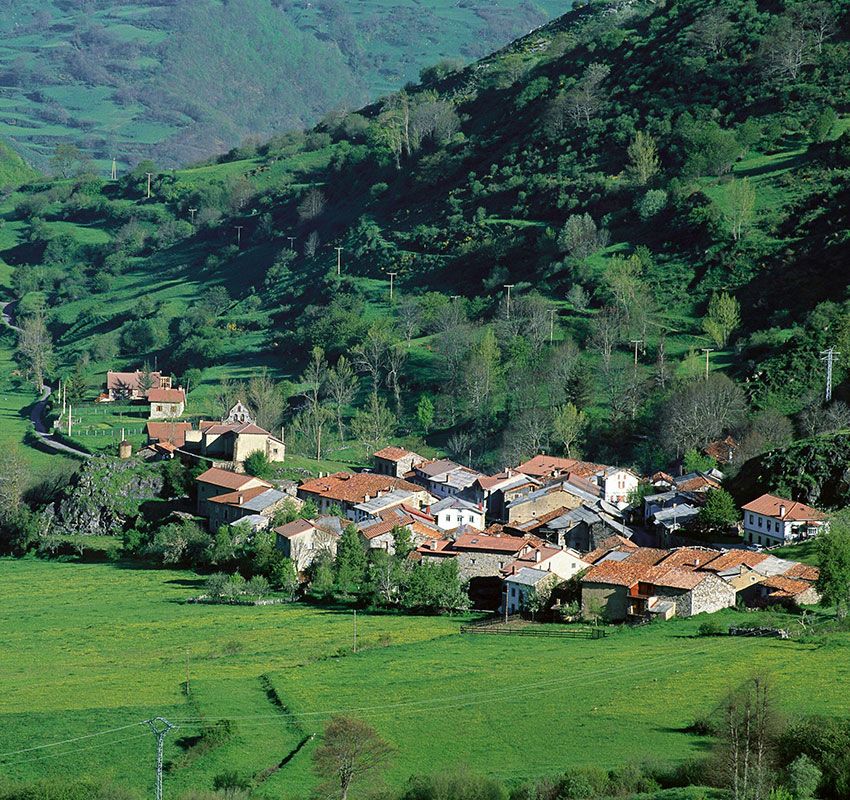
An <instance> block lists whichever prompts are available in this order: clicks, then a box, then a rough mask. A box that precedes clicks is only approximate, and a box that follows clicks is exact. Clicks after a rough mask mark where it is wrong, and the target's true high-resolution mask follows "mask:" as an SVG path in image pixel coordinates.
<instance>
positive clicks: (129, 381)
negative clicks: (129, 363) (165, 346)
mask: <svg viewBox="0 0 850 800" xmlns="http://www.w3.org/2000/svg"><path fill="white" fill-rule="evenodd" d="M142 375H144V372H142V370H140V369H137V370H136V371H135V372H107V373H106V388H107V389H112V390H114V391H140V390H141V388H142V387H141V378H142ZM148 377H149V379H150V382H151V383H152V384H157V383H159V382H160V380H161V378H162V375H161V374H160V373H159V372H149V373H148Z"/></svg>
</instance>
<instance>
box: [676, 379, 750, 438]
mask: <svg viewBox="0 0 850 800" xmlns="http://www.w3.org/2000/svg"><path fill="white" fill-rule="evenodd" d="M745 409H746V398H745V396H744V393H743V391H742V390H741V388H740V387H739V386H737V385H736V384H735V383H734V381H732V379H731V378H729V377H727V376H726V375H723V374H722V373H717V372H713V373H711V375H709V378H708V380H694V381H691V382H690V383H687V384H685V385H684V386H682V387H681V388H679V389H678V390H676V391H675V392H673V394H672V395H671V396H670V398H669V400H668V401H667V403H666V404H665V406H664V409H663V411H662V414H661V430H662V438H663V440H664V441H665V443H666V444H667V445H668V446H669V447H671V449H674V450H675V452H676V455H680V454H681V453H684V452H686V451H687V450H689V449H690V448H692V447H693V448H697V449H702V448H703V447H705V446H706V445H707V444H708V443H709V442H712V441H714V440H715V439H718V438H720V436H721V435H722V434H723V433H724V431H728V430H729V429H730V428H733V427H734V426H735V425H736V424H737V423H738V422H739V421H740V420H741V418H742V417H743V415H744V411H745Z"/></svg>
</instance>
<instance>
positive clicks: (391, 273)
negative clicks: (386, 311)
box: [387, 272, 398, 302]
mask: <svg viewBox="0 0 850 800" xmlns="http://www.w3.org/2000/svg"><path fill="white" fill-rule="evenodd" d="M387 275H389V276H390V302H392V299H393V279H394V278H395V276H396V275H398V273H397V272H388V273H387Z"/></svg>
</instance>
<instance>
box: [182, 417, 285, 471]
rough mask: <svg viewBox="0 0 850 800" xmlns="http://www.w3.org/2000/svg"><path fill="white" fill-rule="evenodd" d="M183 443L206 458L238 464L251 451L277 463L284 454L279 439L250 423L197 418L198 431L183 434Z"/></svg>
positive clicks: (282, 444)
mask: <svg viewBox="0 0 850 800" xmlns="http://www.w3.org/2000/svg"><path fill="white" fill-rule="evenodd" d="M186 445H187V447H188V448H189V449H191V450H192V451H193V452H197V453H198V454H199V455H202V456H205V457H207V458H214V459H220V460H221V461H232V462H234V463H237V464H241V463H242V462H244V461H245V459H246V458H248V456H249V455H251V453H255V452H257V451H259V452H261V453H265V454H266V457H267V458H268V459H269V461H274V462H280V461H283V460H284V458H285V456H286V446H285V445H284V443H283V441H282V440H281V439H278V438H277V437H275V436H273V435H272V434H271V433H269V432H268V431H267V430H265V429H263V428H261V427H260V426H259V425H255V424H254V423H253V422H210V421H207V420H201V421H200V423H199V424H198V430H191V431H188V432H187V433H186Z"/></svg>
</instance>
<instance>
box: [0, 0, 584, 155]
mask: <svg viewBox="0 0 850 800" xmlns="http://www.w3.org/2000/svg"><path fill="white" fill-rule="evenodd" d="M569 5H570V4H569V2H568V0H534V2H531V1H530V0H497V1H496V2H494V1H493V0H489V2H483V1H482V0H474V1H473V2H464V3H455V2H450V0H427V2H419V1H418V0H416V1H415V0H361V1H360V2H357V3H342V2H336V0H317V2H309V3H308V2H303V1H302V0H240V2H219V0H200V1H199V0H134V2H126V3H111V2H106V1H105V0H49V1H48V2H32V0H24V1H23V2H21V1H20V0H7V2H3V3H0V36H2V39H3V46H2V48H0V136H3V137H7V138H11V139H14V140H15V141H16V142H17V143H18V145H20V147H21V149H22V150H23V151H25V152H26V154H27V156H28V157H30V158H31V159H33V160H35V161H36V162H37V164H38V166H40V167H42V168H44V167H46V166H47V164H48V159H49V156H50V154H51V152H52V149H53V147H54V146H55V145H56V144H57V143H59V142H66V143H72V144H75V145H77V146H79V147H81V148H82V149H83V150H85V151H86V152H87V153H88V154H89V155H90V156H91V157H93V158H95V159H97V160H99V161H100V162H102V163H101V167H102V166H103V165H104V164H107V165H108V162H110V161H111V159H112V158H118V159H119V161H120V162H121V163H123V164H130V165H133V164H135V163H136V162H137V161H139V159H140V158H143V157H153V158H156V159H157V160H158V161H160V162H161V163H162V164H164V165H167V166H176V165H178V164H181V163H186V162H187V161H190V160H194V159H197V158H200V157H202V156H208V155H210V154H211V153H218V152H222V151H223V150H227V149H229V148H230V147H232V146H234V145H236V144H239V143H240V142H241V141H242V140H243V139H244V138H245V137H247V136H259V137H264V138H268V137H269V136H271V135H272V134H273V133H275V132H278V131H282V130H290V129H293V128H301V127H303V126H305V125H309V124H313V123H314V122H315V121H316V120H318V119H319V118H320V117H321V116H322V114H323V113H325V112H326V111H329V110H331V109H335V108H341V107H345V108H354V107H357V106H358V105H360V104H362V103H364V102H367V101H368V100H370V99H373V98H376V97H379V96H380V95H381V94H383V93H384V92H387V91H390V90H394V89H396V88H398V87H399V86H401V85H403V84H404V83H405V82H407V81H409V80H414V79H415V78H416V77H417V76H418V74H419V70H420V68H422V67H423V66H427V65H430V64H433V63H435V62H437V61H439V60H440V59H458V58H459V59H462V60H463V61H469V60H471V59H474V58H477V57H480V56H483V55H485V54H486V53H487V52H489V51H490V50H493V49H495V48H497V47H500V46H501V45H503V44H506V43H508V42H510V41H511V40H512V39H513V38H515V37H516V36H518V35H521V34H523V33H526V32H527V31H528V30H530V29H531V28H532V27H536V26H537V25H540V24H542V23H544V22H546V21H547V20H548V19H551V18H552V17H553V16H556V15H558V14H561V13H563V12H564V11H566V10H567V9H568V8H569Z"/></svg>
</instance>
